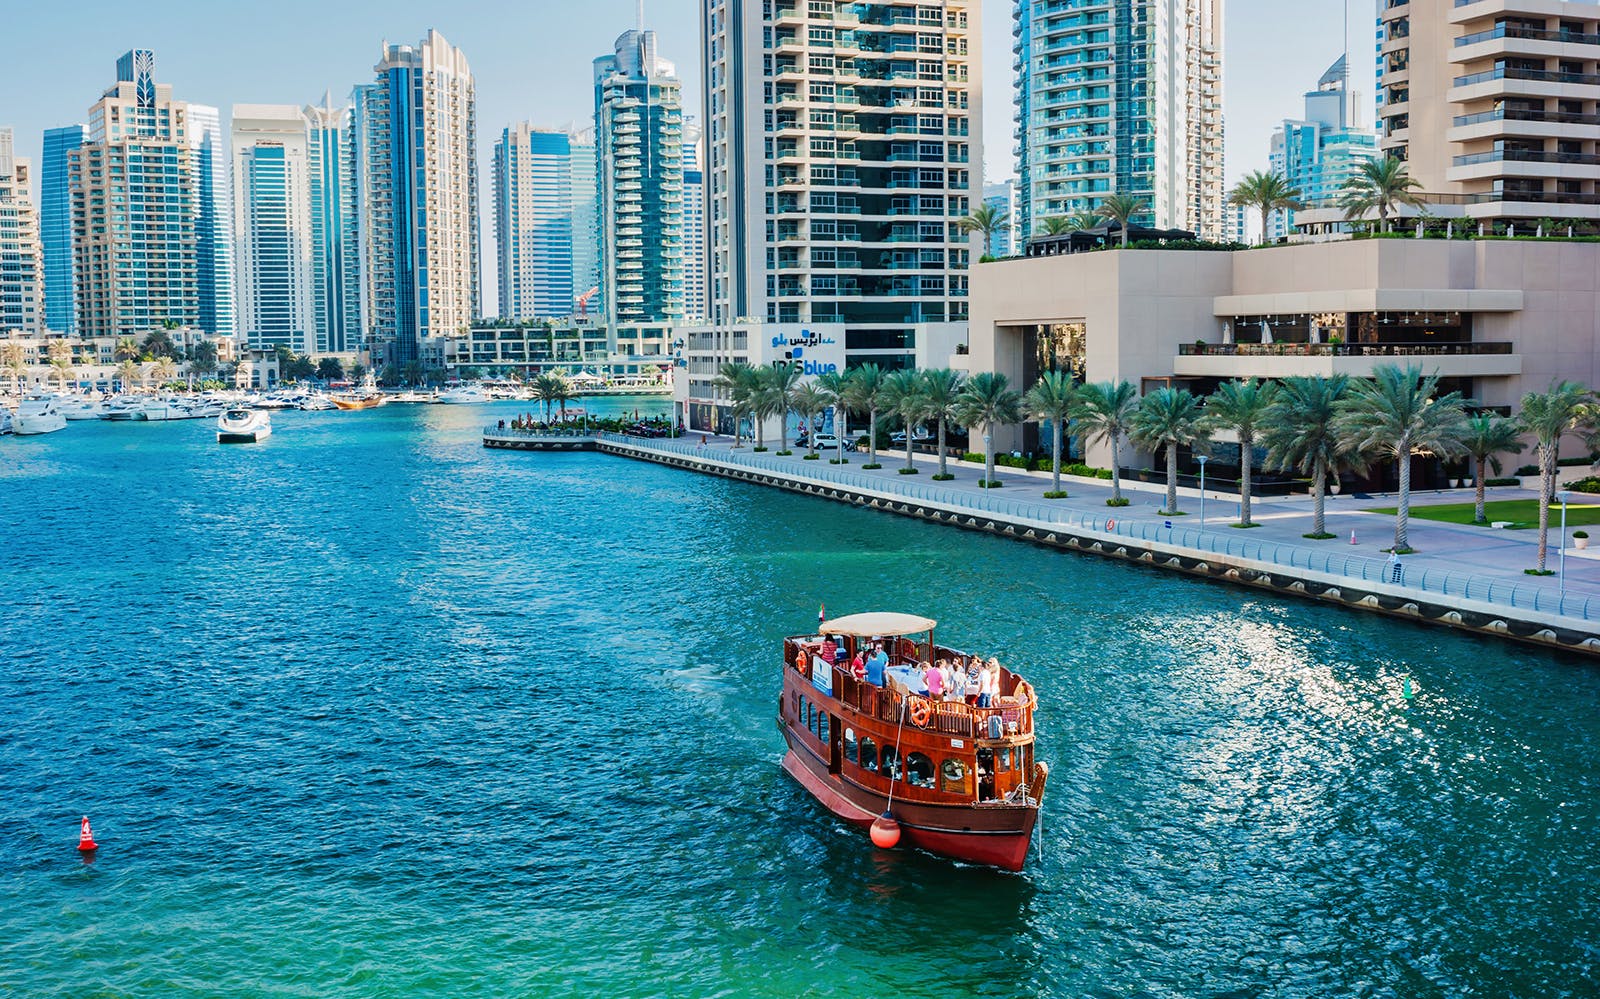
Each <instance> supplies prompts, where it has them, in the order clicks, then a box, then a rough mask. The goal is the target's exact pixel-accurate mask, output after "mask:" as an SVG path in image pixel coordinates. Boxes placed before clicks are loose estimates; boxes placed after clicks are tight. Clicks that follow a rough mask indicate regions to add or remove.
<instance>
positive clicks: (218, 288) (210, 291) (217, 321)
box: [188, 104, 239, 337]
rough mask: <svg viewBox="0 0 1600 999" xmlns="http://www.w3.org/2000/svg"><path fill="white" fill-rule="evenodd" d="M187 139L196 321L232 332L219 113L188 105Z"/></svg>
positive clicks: (228, 209)
mask: <svg viewBox="0 0 1600 999" xmlns="http://www.w3.org/2000/svg"><path fill="white" fill-rule="evenodd" d="M188 138H189V148H190V151H191V158H190V162H191V164H192V168H193V171H194V194H195V209H194V212H195V213H194V236H195V281H196V284H197V286H198V288H199V292H200V301H199V319H198V322H197V325H198V326H199V327H200V328H201V329H203V330H205V331H206V332H207V333H210V334H213V335H215V336H228V337H232V336H237V335H238V334H239V318H238V311H237V303H236V300H235V288H234V267H233V251H234V246H233V192H232V186H231V180H232V178H231V177H230V175H229V171H228V146H227V143H226V142H224V141H223V138H222V115H221V113H220V112H219V111H218V110H217V109H216V108H214V107H210V106H209V105H205V104H191V105H189V128H188Z"/></svg>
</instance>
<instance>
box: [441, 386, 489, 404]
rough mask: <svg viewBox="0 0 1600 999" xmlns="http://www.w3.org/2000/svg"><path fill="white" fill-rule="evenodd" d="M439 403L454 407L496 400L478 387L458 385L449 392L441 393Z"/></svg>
mask: <svg viewBox="0 0 1600 999" xmlns="http://www.w3.org/2000/svg"><path fill="white" fill-rule="evenodd" d="M439 401H440V402H443V403H448V404H450V405H453V406H472V405H477V404H478V403H484V402H493V401H494V400H493V399H492V398H490V396H489V393H487V392H485V391H484V390H483V389H481V388H479V387H478V386H476V385H457V386H456V387H455V388H453V389H450V390H449V391H448V392H441V393H439Z"/></svg>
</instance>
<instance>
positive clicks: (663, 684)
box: [0, 401, 1600, 997]
mask: <svg viewBox="0 0 1600 999" xmlns="http://www.w3.org/2000/svg"><path fill="white" fill-rule="evenodd" d="M636 404H637V405H639V406H640V407H641V408H643V409H645V410H646V411H649V409H650V407H651V403H647V402H636V401H626V402H620V403H613V404H612V405H615V406H618V407H621V408H629V409H631V408H632V406H633V405H636ZM510 413H511V409H510V408H509V407H507V408H505V409H503V410H500V409H485V408H476V407H444V406H435V407H426V408H414V409H411V408H402V407H398V406H392V407H386V408H384V409H382V410H377V411H372V412H367V413H356V414H337V413H285V414H280V415H278V416H276V417H275V418H274V426H275V436H274V437H273V438H272V439H271V440H270V441H269V442H267V443H266V444H263V445H260V446H256V447H218V446H217V445H215V444H214V443H212V439H213V437H212V428H211V427H210V426H209V424H207V423H204V422H194V423H175V424H149V425H110V424H82V423H79V424H73V425H72V426H70V427H69V428H68V429H67V430H66V431H64V432H62V433H59V434H54V435H51V436H49V437H45V438H32V439H27V440H15V439H11V438H7V439H4V440H0V538H3V539H4V542H3V545H0V594H3V599H4V612H3V613H4V616H3V618H0V620H3V624H0V657H3V661H4V663H5V668H4V670H3V671H0V801H3V804H0V994H17V995H51V994H57V995H73V996H81V995H104V996H145V995H162V996H166V995H180V996H181V995H215V994H223V993H227V994H236V995H306V996H325V995H346V996H365V995H410V994H459V993H468V994H484V995H487V994H524V995H628V996H636V995H685V996H701V995H729V996H744V995H757V996H790V995H833V994H837V995H852V996H853V995H893V994H902V995H906V996H973V995H983V996H1036V995H1047V996H1107V997H1109V996H1162V997H1167V996H1171V997H1179V996H1183V997H1192V996H1212V997H1224V996H1227V997H1233V996H1240V997H1243V996H1274V997H1276V996H1407V997H1410V996H1460V995H1467V994H1473V995H1486V996H1541V997H1542V996H1561V995H1570V996H1589V995H1594V994H1596V990H1597V982H1600V931H1597V930H1596V926H1597V918H1600V902H1597V901H1596V899H1597V891H1596V872H1597V871H1600V846H1597V844H1596V838H1597V836H1596V830H1597V828H1600V794H1597V792H1600V762H1597V761H1600V711H1597V710H1596V704H1597V703H1600V673H1597V671H1596V670H1595V669H1594V667H1593V666H1592V665H1589V664H1587V663H1584V662H1578V661H1572V660H1564V659H1559V658H1555V657H1552V656H1550V655H1547V654H1544V653H1542V652H1540V651H1538V650H1529V649H1523V648H1520V647H1515V646H1511V645H1502V644H1495V643H1488V642H1484V641H1482V640H1479V639H1476V638H1470V637H1466V636H1461V635H1456V634H1453V633H1450V632H1446V631H1439V630H1425V629H1422V628H1418V627H1410V626H1406V625H1404V624H1402V623H1397V622H1389V621H1384V620H1380V619H1376V618H1370V617H1365V616H1360V615H1356V614H1353V613H1349V612H1342V611H1339V610H1337V609H1335V608H1323V607H1319V606H1315V605H1309V604H1307V605H1302V604H1297V603H1276V602H1271V601H1265V600H1262V599H1261V598H1260V597H1259V596H1258V595H1257V594H1255V593H1253V592H1249V591H1245V590H1240V589H1233V588H1229V587H1224V586H1219V585H1215V584H1210V583H1205V582H1202V581H1195V580H1189V579H1184V578H1179V577H1174V576H1168V575H1163V574H1160V573H1157V572H1154V571H1151V570H1146V569H1142V568H1137V567H1132V566H1125V565H1121V564H1115V563H1110V562H1104V561H1100V560H1095V559H1089V558H1085V557H1076V556H1068V555H1063V554H1059V553H1052V552H1047V551H1044V550H1040V549H1034V548H1030V547H1027V546H1024V545H1020V544H1017V543H1015V542H1007V541H1003V540H999V539H994V538H989V537H985V536H980V535H970V534H965V533H960V532H956V531H952V530H950V529H947V528H942V527H936V526H933V525H927V524H922V523H918V522H914V521H909V520H903V519H899V518H894V517H890V516H886V515H882V514H874V513H870V512H866V511H860V510H853V509H850V508H846V507H842V506H839V505H835V504H830V503H827V502H825V501H822V500H816V499H810V498H805V497H795V496H789V495H785V494H780V493H776V492H773V491H768V490H762V489H760V488H758V487H754V486H748V485H744V484H738V483H730V482H724V481H721V480H713V479H707V478H701V477H697V476H694V475H691V474H689V473H684V472H678V471H673V470H669V469H664V468H660V467H657V466H653V465H647V464H641V463H634V462H627V461H624V460H621V459H614V458H609V457H605V456H599V455H532V454H520V453H502V452H485V451H484V450H483V449H482V448H481V447H480V446H479V442H478V437H477V430H478V427H479V425H480V424H481V423H482V422H485V419H486V417H487V418H489V419H497V418H499V417H501V416H507V417H509V415H510ZM490 414H492V415H490ZM822 601H826V602H827V605H828V608H829V610H830V611H831V612H835V613H845V612H849V611H855V610H864V609H869V608H890V609H905V610H914V611H922V612H926V613H928V614H930V615H932V616H935V617H937V618H939V619H940V620H941V621H942V622H944V626H943V636H944V637H945V638H946V639H947V640H949V641H951V642H952V644H957V645H965V646H969V647H973V648H979V649H983V650H985V651H988V650H993V651H994V652H996V653H997V654H999V655H1000V656H1001V657H1002V659H1003V660H1004V661H1006V662H1007V663H1008V664H1009V665H1013V666H1015V667H1016V668H1018V669H1020V670H1022V671H1024V672H1025V673H1027V674H1028V675H1030V676H1031V677H1032V678H1034V679H1035V680H1036V681H1037V686H1038V688H1039V692H1040V695H1041V698H1042V702H1043V704H1042V708H1041V711H1040V715H1039V719H1040V722H1039V723H1040V728H1041V732H1042V736H1041V738H1042V743H1041V752H1040V756H1041V758H1043V759H1045V760H1047V761H1048V762H1049V763H1050V764H1051V767H1052V769H1053V771H1054V774H1053V776H1052V779H1051V783H1050V788H1049V793H1048V797H1047V800H1046V808H1045V813H1044V821H1043V829H1042V834H1041V836H1040V837H1039V840H1040V842H1039V845H1040V846H1041V847H1042V856H1040V855H1038V854H1036V855H1035V857H1034V858H1033V859H1032V860H1031V861H1030V865H1029V867H1028V869H1027V870H1026V871H1025V872H1024V873H1023V874H1021V875H1006V874H1000V873H996V872H991V871H988V870H981V869H974V868H967V867H960V866H954V865H952V864H950V863H948V862H945V861H942V860H938V859H935V858H931V857H927V856H922V855H918V854H904V853H895V854H883V853H878V852H874V851H873V850H872V849H871V848H870V846H869V845H868V844H867V842H866V839H865V837H864V836H862V835H860V834H859V833H856V832H853V831H847V830H845V829H844V828H843V827H841V826H840V825H839V824H838V823H836V822H834V821H833V820H831V819H830V818H829V817H828V816H826V815H825V814H824V813H822V812H821V811H820V810H819V809H818V808H817V807H816V806H815V805H814V804H812V803H811V801H810V800H809V799H807V798H806V797H805V796H804V795H803V794H802V793H801V792H799V791H798V790H797V788H796V787H795V786H794V784H793V783H792V782H791V781H790V780H789V779H788V778H787V777H786V776H784V775H783V774H782V773H781V771H780V770H779V769H778V766H777V763H778V760H779V757H780V754H781V748H782V742H781V739H780V738H779V736H778V733H777V731H776V730H775V728H774V726H773V720H772V715H773V710H774V701H775V697H776V693H777V689H778V676H777V667H776V662H775V652H776V647H777V644H776V643H777V641H778V639H779V638H780V637H781V636H783V635H784V634H787V633H792V632H799V631H804V630H805V629H806V628H808V627H810V626H811V623H812V622H814V621H815V615H816V613H817V606H818V604H819V603H820V602H822ZM1407 676H1409V677H1410V678H1412V680H1413V682H1414V683H1415V685H1416V691H1417V694H1416V697H1415V698H1414V699H1412V700H1410V701H1409V702H1408V701H1407V700H1406V698H1405V697H1404V696H1403V693H1402V689H1403V682H1404V678H1405V677H1407ZM81 814H88V815H90V816H91V817H92V818H93V820H94V824H95V831H96V834H97V837H98V838H99V840H100V842H101V844H102V848H101V850H100V852H99V855H98V856H97V857H96V858H95V859H94V861H93V862H92V863H84V862H83V861H82V860H80V858H79V856H78V854H77V852H76V851H75V849H74V844H75V842H76V835H77V820H78V817H79V816H80V815H81Z"/></svg>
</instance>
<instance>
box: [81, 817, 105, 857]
mask: <svg viewBox="0 0 1600 999" xmlns="http://www.w3.org/2000/svg"><path fill="white" fill-rule="evenodd" d="M78 849H79V850H81V851H82V852H84V853H93V852H94V851H96V850H98V849H100V844H99V843H96V842H95V841H94V830H92V829H90V828H89V816H87V815H85V816H84V817H83V825H82V826H81V827H79V829H78Z"/></svg>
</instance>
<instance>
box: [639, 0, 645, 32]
mask: <svg viewBox="0 0 1600 999" xmlns="http://www.w3.org/2000/svg"><path fill="white" fill-rule="evenodd" d="M638 9H639V30H640V31H643V30H644V0H638Z"/></svg>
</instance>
